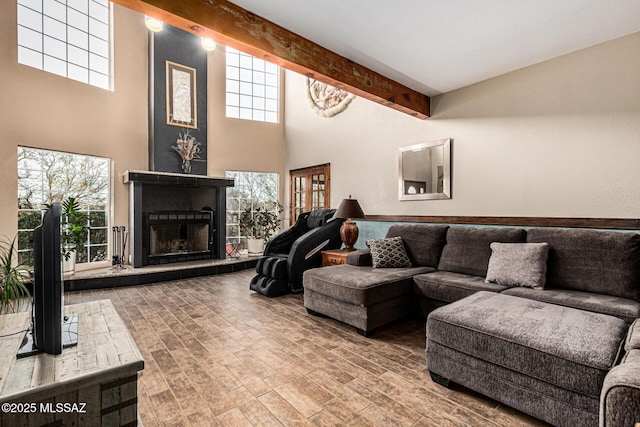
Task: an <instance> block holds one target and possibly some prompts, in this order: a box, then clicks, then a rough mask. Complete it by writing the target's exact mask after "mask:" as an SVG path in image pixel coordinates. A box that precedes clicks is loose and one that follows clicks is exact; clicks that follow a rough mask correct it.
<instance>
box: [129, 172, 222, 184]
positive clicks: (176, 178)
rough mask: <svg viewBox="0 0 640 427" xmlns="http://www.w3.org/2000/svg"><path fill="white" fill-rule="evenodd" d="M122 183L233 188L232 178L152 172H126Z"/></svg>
mask: <svg viewBox="0 0 640 427" xmlns="http://www.w3.org/2000/svg"><path fill="white" fill-rule="evenodd" d="M123 182H124V183H125V184H128V183H130V182H139V183H142V184H149V185H171V186H180V187H233V185H234V179H233V178H226V177H216V176H205V175H186V174H182V173H169V172H153V171H126V172H125V173H124V176H123Z"/></svg>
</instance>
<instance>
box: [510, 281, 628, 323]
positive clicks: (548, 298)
mask: <svg viewBox="0 0 640 427" xmlns="http://www.w3.org/2000/svg"><path fill="white" fill-rule="evenodd" d="M502 293H503V294H505V295H512V296H516V297H521V298H528V299H533V300H536V301H542V302H548V303H552V304H558V305H563V306H566V307H573V308H578V309H581V310H587V311H593V312H596V313H602V314H608V315H610V316H615V317H618V318H620V319H622V320H624V321H625V322H627V323H632V322H633V321H634V319H636V318H637V317H639V316H640V302H638V301H634V300H632V299H628V298H620V297H614V296H612V295H602V294H594V293H590V292H580V291H571V290H564V289H544V290H538V289H525V288H510V289H507V290H505V291H503V292H502Z"/></svg>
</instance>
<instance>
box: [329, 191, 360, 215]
mask: <svg viewBox="0 0 640 427" xmlns="http://www.w3.org/2000/svg"><path fill="white" fill-rule="evenodd" d="M334 217H335V218H364V217H365V215H364V212H363V211H362V208H361V207H360V203H358V200H357V199H352V198H351V196H349V198H348V199H343V200H342V202H341V203H340V206H338V210H337V211H336V213H335V215H334Z"/></svg>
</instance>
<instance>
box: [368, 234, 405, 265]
mask: <svg viewBox="0 0 640 427" xmlns="http://www.w3.org/2000/svg"><path fill="white" fill-rule="evenodd" d="M367 246H369V249H370V250H371V261H372V265H373V268H401V267H411V261H410V260H409V256H407V251H406V250H405V248H404V243H403V242H402V237H391V238H388V239H371V240H367Z"/></svg>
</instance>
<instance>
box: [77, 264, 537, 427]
mask: <svg viewBox="0 0 640 427" xmlns="http://www.w3.org/2000/svg"><path fill="white" fill-rule="evenodd" d="M253 274H254V273H253V272H251V271H244V272H239V273H232V274H226V275H219V276H209V277H201V278H196V279H189V280H180V281H172V282H164V283H157V284H152V285H144V286H135V287H126V288H120V289H103V290H94V291H81V292H70V293H67V294H66V297H65V303H66V304H75V303H79V302H85V301H91V300H98V299H105V298H109V299H111V300H112V302H113V304H114V305H115V307H116V309H117V310H118V312H119V314H120V316H121V317H122V319H123V320H124V322H125V323H126V324H127V326H128V328H129V330H130V331H131V334H132V336H133V338H134V339H135V341H136V343H137V344H138V347H139V349H140V351H141V353H142V355H143V357H144V360H145V368H144V370H143V371H142V373H141V374H140V378H139V382H138V393H139V403H138V410H139V413H140V418H141V420H142V423H143V424H144V426H145V427H154V426H218V425H220V426H280V425H285V426H288V425H317V426H344V425H351V426H496V425H497V426H505V427H506V426H509V427H511V426H530V425H536V426H542V425H545V424H544V423H542V422H540V421H537V420H535V419H533V418H531V417H528V416H526V415H524V414H522V413H520V412H518V411H515V410H513V409H511V408H508V407H505V406H503V405H501V404H499V403H497V402H495V401H493V400H490V399H487V398H485V397H483V396H480V395H478V394H476V393H473V392H471V391H469V390H467V389H464V388H462V387H457V386H456V387H454V388H453V389H447V388H444V387H441V386H439V385H437V384H435V383H433V382H432V381H431V379H430V377H429V374H428V372H427V371H426V369H425V360H424V349H425V331H424V324H423V323H421V322H417V321H403V322H398V323H396V324H393V325H391V326H388V327H385V328H382V329H380V330H378V331H376V333H375V334H374V335H373V337H371V338H364V337H362V336H360V335H358V334H357V333H356V332H355V330H354V329H353V328H351V327H349V326H346V325H344V324H341V323H339V322H337V321H334V320H332V319H327V318H322V317H314V316H310V315H308V314H307V313H306V310H305V309H304V307H303V302H302V296H301V295H287V296H283V297H278V298H266V297H263V296H261V295H258V294H255V293H254V292H252V291H250V290H249V281H250V279H251V277H252V276H253Z"/></svg>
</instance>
